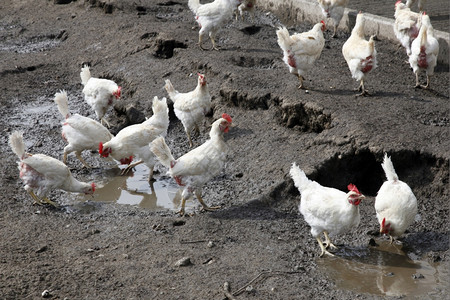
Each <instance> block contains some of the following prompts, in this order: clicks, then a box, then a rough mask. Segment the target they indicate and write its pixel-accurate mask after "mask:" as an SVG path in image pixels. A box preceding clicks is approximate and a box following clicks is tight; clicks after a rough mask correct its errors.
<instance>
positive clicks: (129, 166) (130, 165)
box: [120, 160, 144, 175]
mask: <svg viewBox="0 0 450 300" xmlns="http://www.w3.org/2000/svg"><path fill="white" fill-rule="evenodd" d="M143 162H144V161H143V160H140V161H138V162H135V163H134V164H129V165H128V167H126V168H125V169H123V170H122V172H120V175H125V174H127V173H128V172H130V171H131V169H133V168H134V167H136V166H137V165H140V164H142V163H143Z"/></svg>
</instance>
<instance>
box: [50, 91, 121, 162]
mask: <svg viewBox="0 0 450 300" xmlns="http://www.w3.org/2000/svg"><path fill="white" fill-rule="evenodd" d="M54 100H55V102H56V104H57V105H58V110H59V112H60V113H61V114H62V116H63V117H64V118H65V120H64V122H62V123H61V124H62V137H63V139H64V140H65V141H66V142H67V143H68V145H67V146H66V147H64V155H63V162H64V163H66V162H67V155H68V154H70V153H72V152H74V151H75V155H76V157H77V158H78V159H79V160H80V161H81V163H82V164H83V165H84V166H85V167H86V168H91V166H89V164H88V163H87V162H86V161H85V160H84V159H83V157H81V152H82V151H84V150H97V149H98V142H99V141H100V142H102V143H106V142H107V141H109V140H110V139H112V138H113V135H112V134H111V133H110V132H109V131H108V129H106V128H105V127H104V126H103V125H102V124H100V123H99V122H97V121H95V120H92V119H91V118H87V117H84V116H81V115H79V114H74V115H71V114H70V113H69V108H68V104H67V93H66V91H60V92H59V93H56V94H55V99H54Z"/></svg>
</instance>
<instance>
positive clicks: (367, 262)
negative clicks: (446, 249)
mask: <svg viewBox="0 0 450 300" xmlns="http://www.w3.org/2000/svg"><path fill="white" fill-rule="evenodd" d="M335 254H336V257H325V258H321V259H318V260H317V264H318V265H319V266H320V267H321V268H322V270H324V271H325V272H326V273H327V274H328V275H329V277H330V278H331V279H332V280H333V281H334V282H335V283H336V285H337V287H339V288H341V289H346V290H354V291H357V292H360V293H369V294H373V295H384V296H419V295H426V294H428V293H433V291H435V292H437V293H438V294H441V295H442V293H443V292H442V291H443V290H448V288H449V287H448V276H449V272H448V270H447V268H446V267H445V266H444V265H443V264H442V265H441V264H439V263H436V264H433V265H431V264H429V263H428V262H426V261H420V260H418V261H415V260H411V259H410V258H409V257H408V256H407V255H406V254H405V253H404V252H403V251H402V250H401V246H400V245H390V244H389V242H381V243H380V245H379V246H377V247H369V248H359V249H349V248H342V249H339V251H338V252H337V253H335Z"/></svg>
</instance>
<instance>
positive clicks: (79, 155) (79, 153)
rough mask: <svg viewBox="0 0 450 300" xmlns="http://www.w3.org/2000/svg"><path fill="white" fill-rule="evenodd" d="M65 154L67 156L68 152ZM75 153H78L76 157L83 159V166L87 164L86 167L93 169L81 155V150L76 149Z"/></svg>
mask: <svg viewBox="0 0 450 300" xmlns="http://www.w3.org/2000/svg"><path fill="white" fill-rule="evenodd" d="M64 154H65V156H67V155H66V153H64ZM75 155H76V157H77V158H78V159H79V160H80V161H81V163H82V164H83V166H85V167H86V168H88V169H92V167H91V166H90V165H89V164H88V163H87V162H86V161H85V160H84V159H83V157H81V152H79V151H76V152H75ZM64 163H65V162H64Z"/></svg>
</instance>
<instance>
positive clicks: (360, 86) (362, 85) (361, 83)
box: [356, 79, 370, 96]
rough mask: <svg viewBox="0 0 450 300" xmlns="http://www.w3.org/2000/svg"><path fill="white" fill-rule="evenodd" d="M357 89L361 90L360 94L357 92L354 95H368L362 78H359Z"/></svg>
mask: <svg viewBox="0 0 450 300" xmlns="http://www.w3.org/2000/svg"><path fill="white" fill-rule="evenodd" d="M357 91H359V92H361V93H360V94H357V95H356V96H369V95H370V94H369V92H368V91H367V90H366V88H365V87H364V79H361V82H360V83H359V87H358V89H357Z"/></svg>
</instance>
